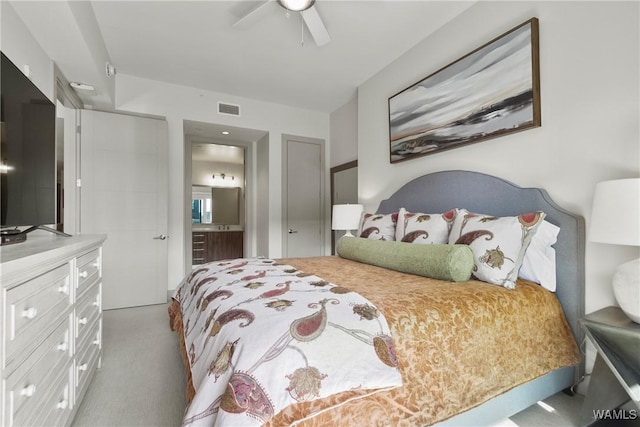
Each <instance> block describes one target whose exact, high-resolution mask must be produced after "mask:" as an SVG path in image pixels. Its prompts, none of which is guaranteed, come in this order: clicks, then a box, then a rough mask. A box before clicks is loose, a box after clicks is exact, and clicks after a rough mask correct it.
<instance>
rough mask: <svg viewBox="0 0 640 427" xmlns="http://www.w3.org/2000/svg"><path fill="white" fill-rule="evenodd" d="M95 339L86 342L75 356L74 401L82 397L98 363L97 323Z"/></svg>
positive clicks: (98, 333) (98, 336) (98, 334)
mask: <svg viewBox="0 0 640 427" xmlns="http://www.w3.org/2000/svg"><path fill="white" fill-rule="evenodd" d="M97 326H98V327H97V329H96V335H94V337H95V339H89V340H87V341H86V342H85V343H84V345H83V346H82V347H81V348H80V349H79V350H78V354H77V355H76V376H75V378H76V383H75V386H76V392H75V396H76V400H77V399H82V396H83V394H84V392H85V390H86V388H87V386H88V385H89V382H90V380H91V378H92V376H93V374H94V373H95V370H96V368H97V367H98V364H99V361H100V323H99V322H98V324H97Z"/></svg>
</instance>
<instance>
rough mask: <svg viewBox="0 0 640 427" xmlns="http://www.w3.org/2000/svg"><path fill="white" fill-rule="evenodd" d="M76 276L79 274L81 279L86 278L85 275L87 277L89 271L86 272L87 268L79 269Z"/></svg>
mask: <svg viewBox="0 0 640 427" xmlns="http://www.w3.org/2000/svg"><path fill="white" fill-rule="evenodd" d="M78 276H79V277H80V278H81V279H86V278H87V277H89V272H88V271H87V270H85V271H81V272H80V273H78Z"/></svg>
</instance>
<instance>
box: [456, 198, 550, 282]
mask: <svg viewBox="0 0 640 427" xmlns="http://www.w3.org/2000/svg"><path fill="white" fill-rule="evenodd" d="M544 217H545V213H544V212H541V211H537V212H531V213H526V214H522V215H518V216H508V217H495V216H492V215H483V214H476V213H470V212H468V211H467V210H465V209H458V212H457V214H456V218H455V220H454V223H453V227H452V228H451V234H450V235H449V243H450V244H464V245H469V247H471V250H472V251H473V257H474V260H475V267H474V271H473V275H474V276H475V277H476V278H477V279H479V280H482V281H484V282H488V283H493V284H495V285H500V286H504V287H505V288H507V289H513V288H515V286H516V280H517V279H518V271H519V270H520V266H521V265H522V261H523V259H524V255H525V252H526V250H527V247H528V246H529V243H530V242H531V239H532V238H533V236H534V234H535V233H536V230H537V229H538V226H539V225H540V223H541V222H542V220H543V219H544Z"/></svg>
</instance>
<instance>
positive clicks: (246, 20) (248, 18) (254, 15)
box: [233, 0, 275, 27]
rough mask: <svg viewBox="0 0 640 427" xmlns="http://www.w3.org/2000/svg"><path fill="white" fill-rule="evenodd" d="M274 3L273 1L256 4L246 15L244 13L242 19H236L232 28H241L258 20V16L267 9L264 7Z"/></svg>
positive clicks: (266, 0)
mask: <svg viewBox="0 0 640 427" xmlns="http://www.w3.org/2000/svg"><path fill="white" fill-rule="evenodd" d="M274 1H275V0H265V1H263V2H261V3H258V4H257V5H256V6H255V7H254V8H252V9H251V10H249V11H248V12H247V13H245V15H244V16H243V17H242V18H240V19H238V20H237V21H236V22H235V23H234V24H233V27H242V26H245V25H250V24H251V22H252V21H253V20H254V19H258V18H259V17H260V15H261V14H262V13H263V12H265V11H266V9H268V8H267V7H266V6H268V5H269V4H271V3H274Z"/></svg>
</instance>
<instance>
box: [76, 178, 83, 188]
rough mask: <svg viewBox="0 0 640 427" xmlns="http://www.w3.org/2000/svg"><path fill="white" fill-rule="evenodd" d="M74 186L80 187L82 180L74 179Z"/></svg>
mask: <svg viewBox="0 0 640 427" xmlns="http://www.w3.org/2000/svg"><path fill="white" fill-rule="evenodd" d="M76 187H82V180H81V179H76Z"/></svg>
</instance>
